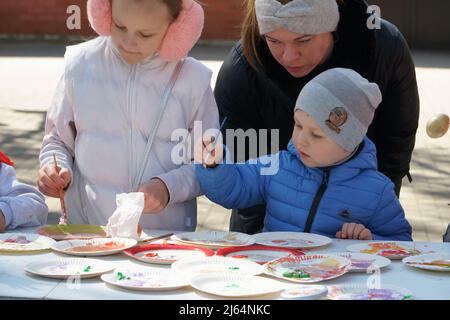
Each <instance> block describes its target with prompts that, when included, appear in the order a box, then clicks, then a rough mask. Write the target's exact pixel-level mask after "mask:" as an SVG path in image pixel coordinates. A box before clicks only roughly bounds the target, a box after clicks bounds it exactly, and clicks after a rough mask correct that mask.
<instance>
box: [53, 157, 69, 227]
mask: <svg viewBox="0 0 450 320" xmlns="http://www.w3.org/2000/svg"><path fill="white" fill-rule="evenodd" d="M53 165H54V166H55V170H56V172H57V173H59V169H58V162H57V161H56V155H55V154H54V153H53ZM59 202H60V204H61V211H62V214H63V215H62V217H61V219H59V224H67V209H66V202H65V200H64V189H60V190H59Z"/></svg>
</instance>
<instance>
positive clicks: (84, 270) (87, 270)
mask: <svg viewBox="0 0 450 320" xmlns="http://www.w3.org/2000/svg"><path fill="white" fill-rule="evenodd" d="M89 271H91V266H87V267H86V268H84V269H83V272H89Z"/></svg>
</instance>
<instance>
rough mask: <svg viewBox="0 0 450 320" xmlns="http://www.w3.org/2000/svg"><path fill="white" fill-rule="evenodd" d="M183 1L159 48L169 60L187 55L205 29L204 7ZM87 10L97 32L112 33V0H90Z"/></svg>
mask: <svg viewBox="0 0 450 320" xmlns="http://www.w3.org/2000/svg"><path fill="white" fill-rule="evenodd" d="M182 1H183V9H182V11H181V12H180V15H179V16H178V18H177V19H176V20H175V21H174V22H173V23H172V24H171V25H170V26H169V29H168V30H167V33H166V36H165V38H164V40H163V42H162V43H161V47H160V50H159V55H160V57H161V58H162V59H164V60H166V61H169V62H175V61H179V60H181V59H183V58H184V57H186V56H187V54H188V53H189V51H190V50H191V49H192V47H193V46H194V45H195V43H196V42H197V41H198V39H199V38H200V36H201V34H202V31H203V24H204V20H205V15H204V12H203V8H202V7H201V6H200V4H198V3H197V2H195V1H194V0H182ZM87 12H88V18H89V22H90V24H91V26H92V29H94V31H95V32H97V33H98V34H99V35H101V36H108V35H110V34H111V24H112V7H111V0H88V1H87Z"/></svg>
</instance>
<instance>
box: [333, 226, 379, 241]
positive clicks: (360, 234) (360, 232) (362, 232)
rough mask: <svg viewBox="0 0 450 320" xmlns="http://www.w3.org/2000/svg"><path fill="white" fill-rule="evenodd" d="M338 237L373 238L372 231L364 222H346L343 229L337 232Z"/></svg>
mask: <svg viewBox="0 0 450 320" xmlns="http://www.w3.org/2000/svg"><path fill="white" fill-rule="evenodd" d="M336 238H338V239H354V240H372V232H370V230H369V229H367V228H366V227H365V226H363V225H362V224H356V223H344V225H343V226H342V230H341V231H338V232H337V233H336Z"/></svg>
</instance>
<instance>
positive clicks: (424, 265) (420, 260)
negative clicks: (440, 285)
mask: <svg viewBox="0 0 450 320" xmlns="http://www.w3.org/2000/svg"><path fill="white" fill-rule="evenodd" d="M402 261H403V263H404V264H406V265H407V266H410V267H415V268H419V269H424V270H430V271H444V272H450V253H430V254H422V255H418V256H412V257H407V258H404V259H403V260H402Z"/></svg>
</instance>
